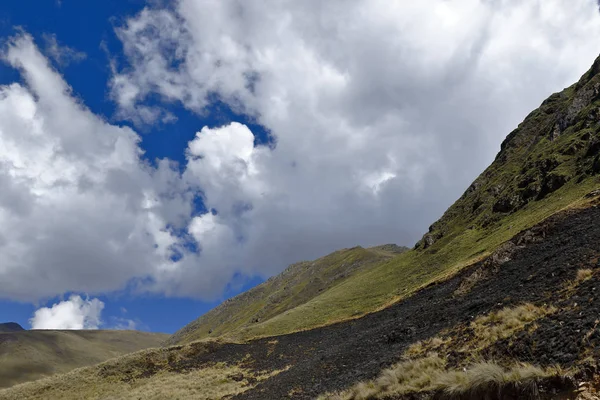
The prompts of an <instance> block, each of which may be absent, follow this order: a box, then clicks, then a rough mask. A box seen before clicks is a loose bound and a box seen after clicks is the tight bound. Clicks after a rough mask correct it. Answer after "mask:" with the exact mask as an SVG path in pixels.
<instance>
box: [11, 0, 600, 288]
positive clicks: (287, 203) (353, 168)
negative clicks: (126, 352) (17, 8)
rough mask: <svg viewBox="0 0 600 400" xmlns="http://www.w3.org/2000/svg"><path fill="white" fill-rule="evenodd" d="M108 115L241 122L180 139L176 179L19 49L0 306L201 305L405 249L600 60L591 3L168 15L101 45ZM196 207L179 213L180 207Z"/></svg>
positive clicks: (223, 7) (506, 0) (221, 5)
mask: <svg viewBox="0 0 600 400" xmlns="http://www.w3.org/2000/svg"><path fill="white" fill-rule="evenodd" d="M117 33H118V36H119V38H120V39H121V41H122V42H123V49H124V52H125V54H124V55H125V58H126V59H127V60H128V61H129V65H127V66H126V67H125V68H122V69H117V68H116V66H113V67H114V70H113V71H114V74H113V77H112V79H111V82H110V91H111V97H112V99H113V100H114V101H115V102H116V103H117V104H118V106H119V112H118V115H119V116H120V117H122V118H126V119H130V120H132V121H134V122H135V123H137V124H149V123H155V122H157V121H161V120H164V119H166V121H164V122H165V123H166V122H169V121H168V120H170V119H172V118H171V117H170V115H171V114H169V113H168V110H163V109H161V108H160V104H157V102H156V99H162V101H163V102H164V103H165V104H166V103H177V104H181V105H183V106H184V107H186V108H188V109H189V110H192V111H194V112H198V113H203V112H205V111H206V107H207V106H209V105H210V104H211V101H212V100H213V99H215V98H218V99H219V100H221V101H223V102H225V103H227V104H228V105H229V106H230V107H231V108H232V109H234V110H235V111H237V112H241V113H244V114H246V115H247V116H249V117H250V118H253V119H254V120H255V121H256V122H257V123H258V124H261V125H262V126H264V127H265V128H266V129H267V130H268V131H269V132H270V133H271V135H272V137H273V138H274V143H273V144H272V145H271V146H257V145H255V140H254V133H253V132H252V131H251V130H250V129H249V128H248V127H247V126H245V125H242V124H239V123H231V124H228V125H224V126H219V127H201V126H199V127H198V130H199V132H198V133H197V135H196V137H195V138H194V139H193V140H192V141H190V143H189V144H188V147H187V150H186V162H185V165H183V166H182V170H183V172H181V173H180V169H179V168H176V166H175V165H174V164H173V163H172V162H171V161H169V160H160V161H159V162H158V164H157V166H156V167H152V166H150V165H147V164H146V163H144V162H143V160H142V157H141V155H142V149H141V148H140V138H139V136H138V135H137V134H136V133H135V132H134V131H133V130H132V129H130V128H128V127H125V126H117V125H112V124H110V123H108V122H107V121H105V120H103V119H102V118H100V117H98V116H96V115H94V114H93V113H91V112H90V110H88V109H87V108H86V107H85V105H84V104H82V103H81V102H80V101H79V100H77V99H76V97H75V96H74V95H73V94H72V93H71V89H70V88H69V86H68V84H67V83H66V82H64V80H63V79H62V77H61V76H60V75H59V74H58V73H57V72H56V71H55V70H53V69H52V67H51V66H50V65H49V63H48V60H47V59H46V58H44V57H43V55H42V54H41V53H40V52H39V50H38V49H37V48H36V47H35V45H34V44H33V42H32V40H31V38H30V37H29V36H27V35H21V36H19V37H17V38H15V39H14V40H12V41H10V42H9V43H8V45H7V46H6V48H5V50H4V51H3V53H2V59H3V60H4V61H5V62H7V63H8V64H9V65H11V66H13V67H15V68H17V69H19V70H20V71H21V74H22V75H23V78H24V80H23V83H13V84H11V85H5V86H0V185H1V187H2V191H0V259H2V263H0V297H3V298H11V299H18V300H36V299H40V298H45V297H50V296H54V295H57V294H61V293H66V292H84V293H90V294H91V295H95V294H97V293H101V292H109V291H115V290H120V289H123V288H132V289H133V290H134V291H150V292H153V293H160V294H166V295H169V296H194V297H200V298H213V297H214V296H218V295H219V294H220V293H221V292H222V290H223V288H225V287H226V286H227V285H228V284H229V283H231V281H232V279H234V277H237V276H240V275H242V276H243V275H254V274H259V275H270V274H273V273H276V272H279V271H280V270H282V269H283V268H284V267H285V266H286V265H287V264H289V263H291V262H295V261H299V260H302V259H310V258H314V257H317V256H320V255H323V254H326V253H327V252H330V251H332V250H335V249H338V248H341V247H348V246H354V245H356V244H360V245H365V246H366V245H374V244H381V243H388V242H395V243H400V244H411V243H412V242H414V241H415V240H416V239H417V238H418V237H419V236H420V235H421V234H422V233H423V231H425V230H426V227H427V226H428V224H430V223H431V222H433V221H434V220H435V219H436V218H437V217H438V216H439V215H441V213H442V212H443V211H444V209H445V208H446V207H447V206H449V205H450V203H451V202H452V201H453V200H454V199H456V198H457V197H458V196H459V195H460V193H461V192H462V191H463V190H464V188H465V187H466V186H467V185H468V184H469V183H470V181H471V180H472V179H473V178H474V177H475V176H476V175H477V174H478V173H479V172H480V171H481V170H483V168H484V167H485V166H486V165H487V164H488V163H489V162H490V161H491V160H492V158H493V156H494V155H495V153H496V151H497V150H498V148H499V144H500V142H501V140H502V139H503V138H504V137H505V136H506V134H507V133H508V132H509V131H510V130H512V129H513V128H514V127H515V126H516V125H517V124H518V123H519V122H520V120H521V119H522V118H523V117H524V116H525V115H526V114H527V113H528V112H529V111H530V110H531V109H533V108H535V107H536V106H537V105H538V104H539V103H540V102H541V101H542V100H543V99H544V98H545V97H546V96H547V95H549V94H550V93H551V92H553V91H557V90H560V89H561V88H563V87H564V86H566V85H568V84H570V83H572V82H573V81H575V80H576V79H577V78H578V77H579V75H580V74H581V73H582V72H584V71H585V69H587V68H588V67H589V66H590V65H591V63H592V61H593V59H594V58H595V57H596V56H597V55H598V52H600V44H598V41H597V40H596V38H597V37H600V18H599V16H598V12H597V5H596V2H595V1H594V0H574V1H572V2H569V3H568V4H567V3H566V2H564V1H562V0H545V1H541V0H535V1H530V2H522V1H517V0H502V1H497V2H489V1H479V0H452V1H445V0H436V1H433V2H429V3H427V4H425V3H420V2H406V1H400V0H397V1H384V0H371V1H366V0H353V1H342V0H331V1H327V2H321V1H317V0H308V1H303V2H297V1H296V2H293V1H267V0H253V1H244V2H239V1H233V0H218V1H217V0H207V1H201V2H200V1H195V0H180V1H178V2H177V3H175V4H174V5H173V6H172V7H171V8H168V9H163V8H159V6H156V7H154V8H152V7H151V8H147V9H145V10H144V11H142V12H141V13H140V14H138V15H136V16H134V17H132V18H130V19H129V20H127V22H126V23H125V24H124V25H123V26H122V27H120V28H118V30H117ZM196 195H201V196H202V199H203V201H204V205H205V206H206V208H207V209H208V210H210V211H209V212H207V213H205V214H202V215H197V214H196V210H194V209H193V200H194V196H196Z"/></svg>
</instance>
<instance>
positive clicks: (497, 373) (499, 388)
mask: <svg viewBox="0 0 600 400" xmlns="http://www.w3.org/2000/svg"><path fill="white" fill-rule="evenodd" d="M562 376H564V371H562V370H560V369H558V368H547V369H542V368H538V367H535V366H532V365H529V364H515V365H512V366H509V367H503V366H500V365H498V364H494V363H490V362H480V363H476V364H472V365H471V366H470V367H469V368H466V369H464V370H461V371H459V370H447V369H446V361H445V360H444V359H442V358H440V357H438V356H437V355H430V356H428V357H425V358H420V359H416V360H409V361H404V362H401V363H398V364H396V365H395V366H393V367H392V368H389V369H387V370H385V371H383V372H382V373H381V375H380V376H379V377H378V378H377V379H375V380H372V381H368V382H362V383H359V384H357V385H356V386H354V387H352V388H350V389H348V390H346V391H344V392H340V393H333V394H326V395H323V396H321V397H319V400H368V399H384V398H391V397H393V396H401V395H409V394H418V393H421V394H431V395H432V396H433V395H434V394H443V395H445V396H446V397H447V398H449V399H461V398H467V397H470V398H488V396H489V395H492V396H498V398H502V393H511V394H515V393H521V394H526V393H534V392H536V391H537V385H538V383H539V382H540V381H541V380H543V379H547V378H550V377H562Z"/></svg>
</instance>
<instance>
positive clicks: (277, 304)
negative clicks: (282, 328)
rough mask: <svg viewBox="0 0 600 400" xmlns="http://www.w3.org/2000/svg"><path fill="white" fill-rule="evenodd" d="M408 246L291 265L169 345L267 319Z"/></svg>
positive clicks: (208, 315) (340, 253)
mask: <svg viewBox="0 0 600 400" xmlns="http://www.w3.org/2000/svg"><path fill="white" fill-rule="evenodd" d="M406 250H408V249H406V248H404V247H399V246H396V245H393V244H388V245H383V246H378V247H373V248H369V249H363V248H362V247H354V248H351V249H344V250H339V251H336V252H334V253H332V254H329V255H327V256H325V257H323V258H320V259H318V260H315V261H305V262H300V263H296V264H293V265H290V266H289V267H288V268H287V269H286V270H285V271H283V272H282V273H281V274H279V275H277V276H275V277H272V278H270V279H269V280H267V281H266V282H265V283H263V284H260V285H258V286H256V287H255V288H253V289H251V290H248V291H247V292H244V293H242V294H240V295H238V296H236V297H234V298H232V299H229V300H227V301H225V302H224V303H223V304H221V305H220V306H218V307H216V308H215V309H213V310H211V311H210V312H208V313H206V314H205V315H203V316H201V317H200V318H198V319H197V320H196V321H194V322H192V323H190V324H189V325H187V326H185V327H184V328H183V329H181V330H179V331H178V332H176V333H175V334H174V335H173V336H172V337H171V338H169V340H168V342H167V343H168V344H178V343H179V344H181V343H189V342H191V341H194V340H198V339H203V338H206V337H210V336H213V337H217V336H221V335H224V334H228V335H229V336H233V335H234V334H235V332H236V331H239V330H240V329H244V328H246V327H248V326H252V325H254V324H257V323H260V322H262V321H266V320H269V319H271V318H273V317H275V316H277V315H280V314H282V313H284V312H286V311H288V310H290V309H293V308H295V307H298V306H300V305H302V304H305V303H306V302H308V301H310V300H311V299H313V298H315V297H316V296H318V295H319V294H320V293H322V292H324V291H326V290H329V289H331V288H332V287H334V286H336V285H338V284H340V283H341V282H343V281H344V280H346V279H348V278H349V277H350V276H352V275H353V274H355V273H357V272H358V271H365V270H368V269H370V268H371V267H373V266H375V265H377V264H380V263H381V262H383V261H385V260H388V259H390V258H392V257H394V256H396V255H398V254H400V253H402V252H404V251H406Z"/></svg>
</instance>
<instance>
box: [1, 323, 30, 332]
mask: <svg viewBox="0 0 600 400" xmlns="http://www.w3.org/2000/svg"><path fill="white" fill-rule="evenodd" d="M24 330H25V329H23V327H22V326H21V325H19V324H17V323H16V322H5V323H3V324H0V333H5V332H19V331H24Z"/></svg>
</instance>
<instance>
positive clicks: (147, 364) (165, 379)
mask: <svg viewBox="0 0 600 400" xmlns="http://www.w3.org/2000/svg"><path fill="white" fill-rule="evenodd" d="M219 345H220V344H219V343H218V342H215V341H210V342H195V343H191V344H189V345H185V346H173V347H170V348H160V349H150V350H143V351H139V352H137V353H133V354H129V355H126V356H123V357H120V358H116V359H113V360H109V361H107V362H104V363H102V364H99V365H97V366H93V367H85V368H80V369H76V370H74V371H71V372H69V373H67V374H62V375H55V376H52V377H49V378H45V379H41V380H38V381H35V382H29V383H24V384H20V385H17V386H14V387H11V388H8V389H4V390H0V400H17V399H18V400H23V399H31V400H33V399H64V400H75V399H136V400H137V399H180V400H184V399H199V400H208V399H222V398H225V397H227V396H232V395H236V394H239V393H243V392H245V391H246V390H249V389H251V388H253V387H255V386H256V385H257V384H258V383H259V382H261V381H263V380H265V379H268V378H269V377H272V376H274V375H277V374H278V373H280V372H281V370H276V371H269V372H261V371H253V370H250V369H249V368H245V367H243V366H242V364H243V360H240V362H239V364H235V365H232V364H226V363H222V362H221V363H204V364H201V363H198V364H195V363H194V362H195V360H196V359H197V358H198V357H199V356H201V355H202V354H205V353H206V352H209V351H211V350H212V349H214V347H215V346H219Z"/></svg>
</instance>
